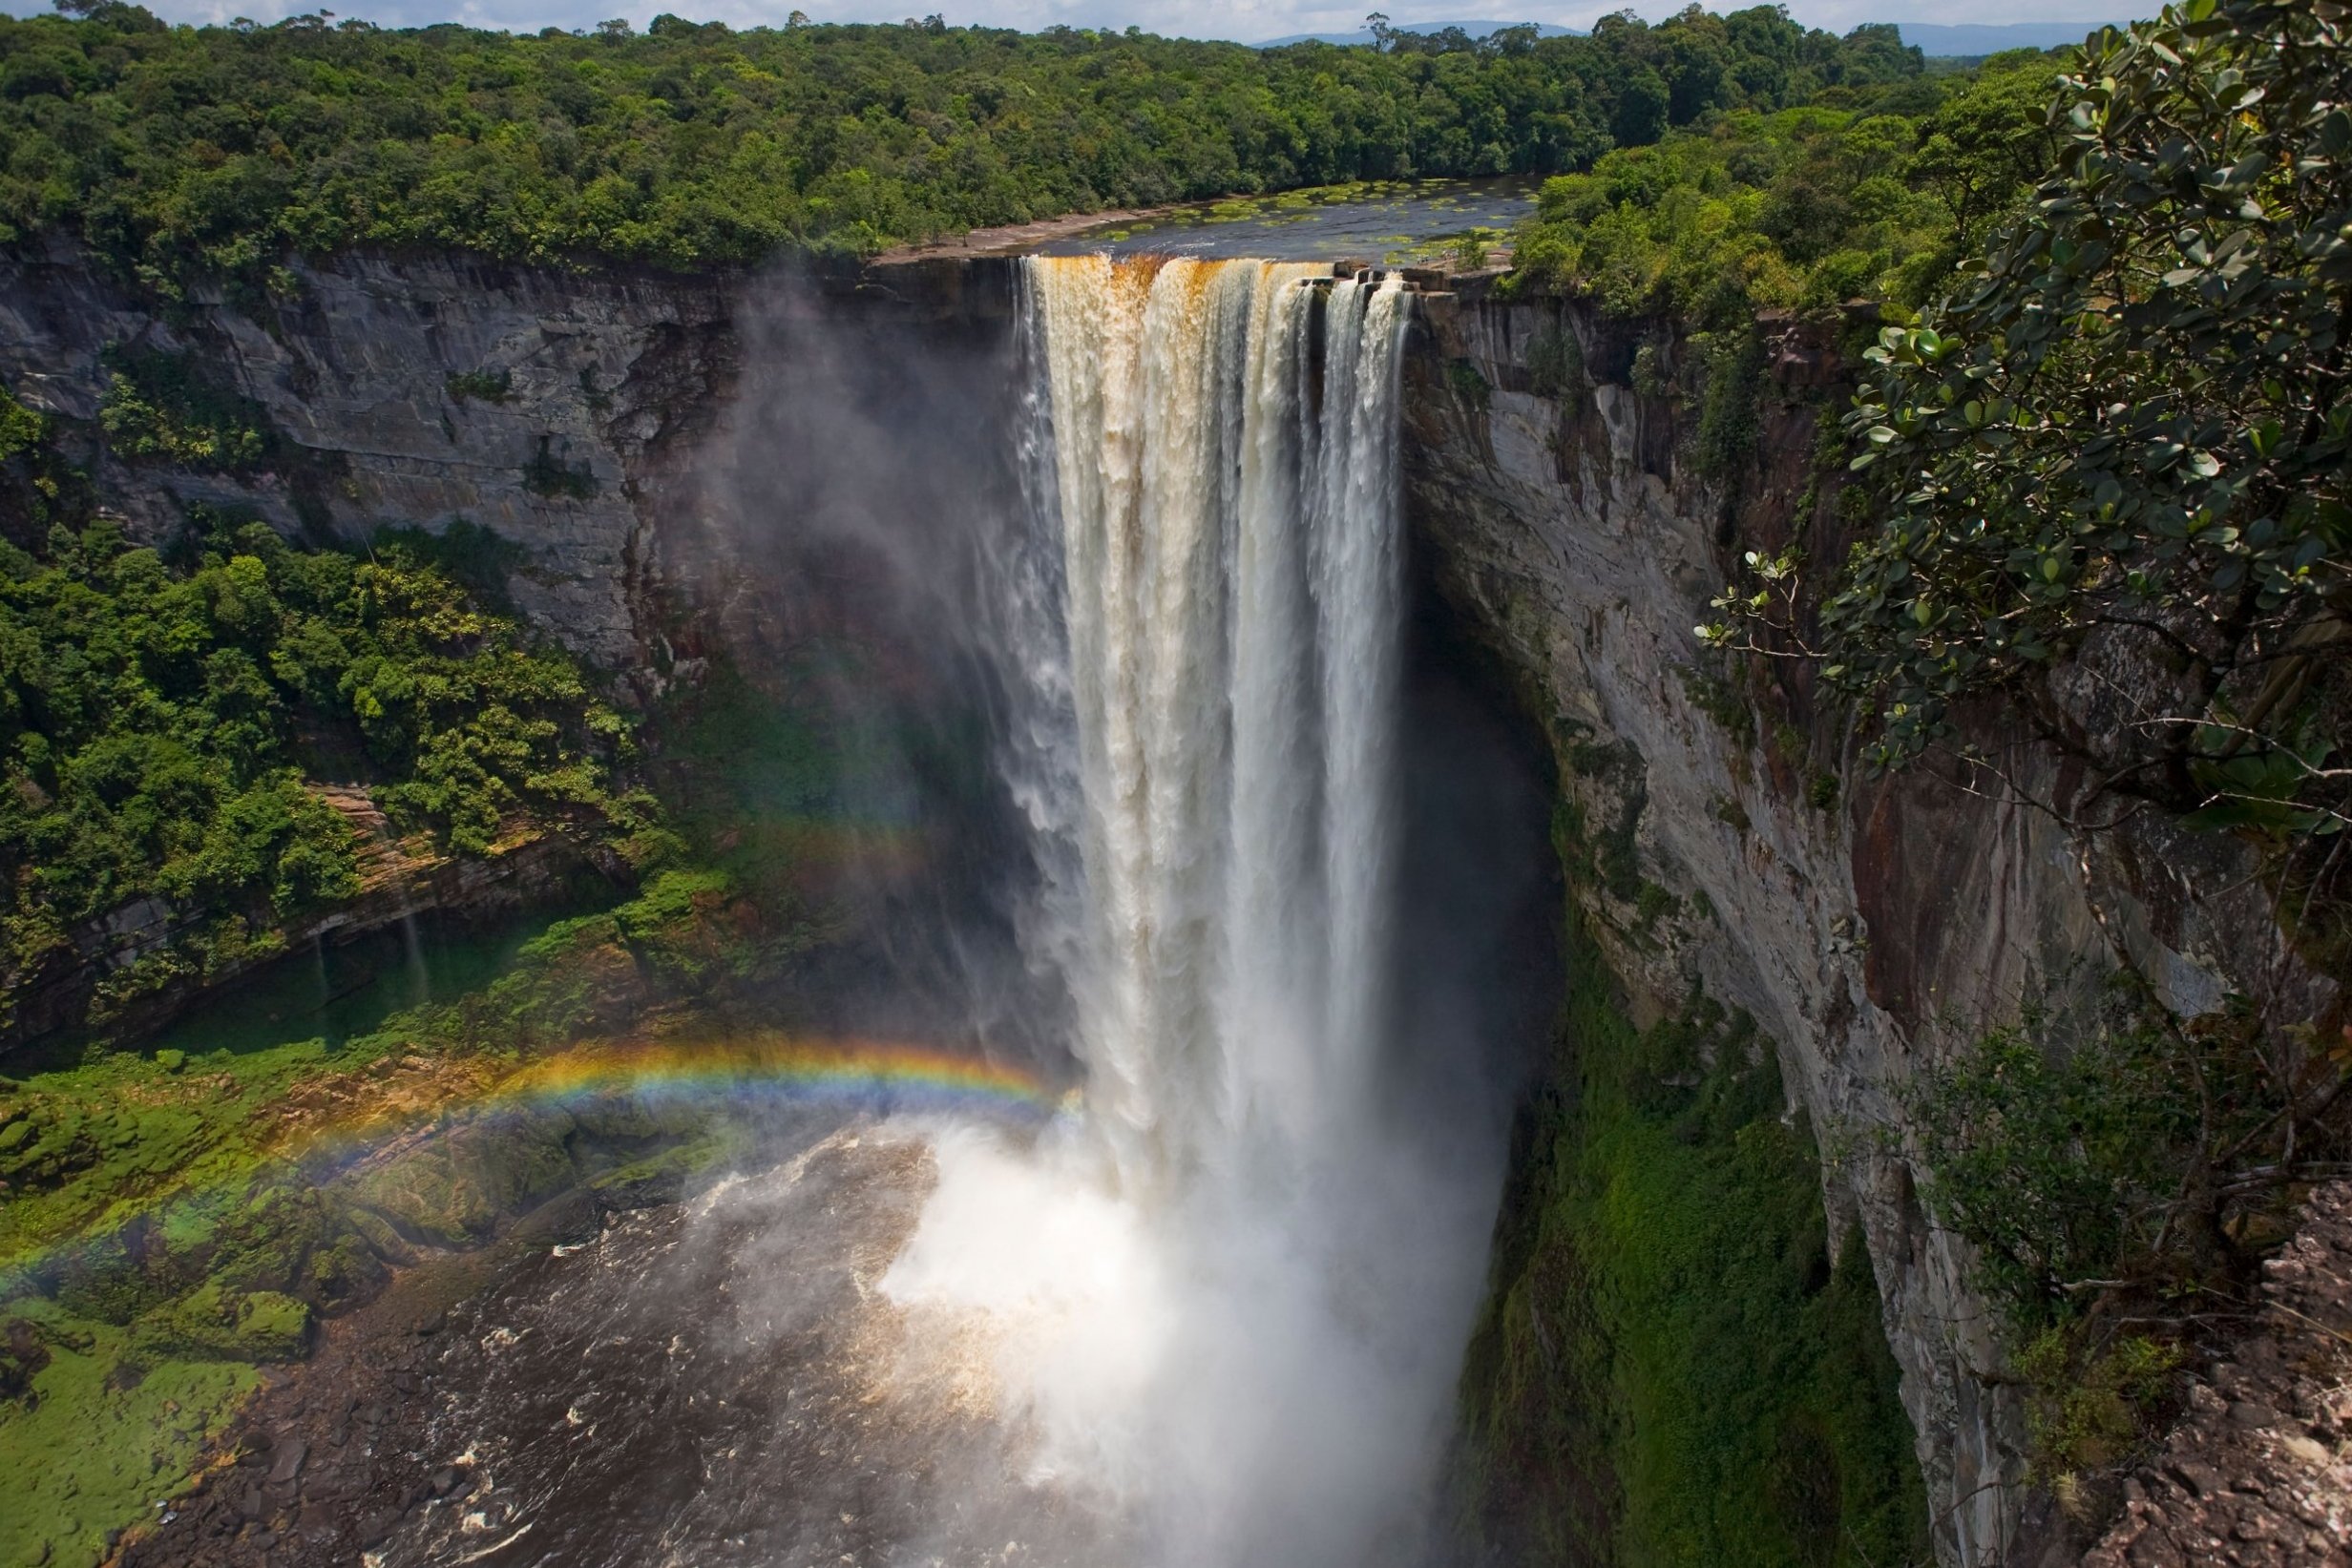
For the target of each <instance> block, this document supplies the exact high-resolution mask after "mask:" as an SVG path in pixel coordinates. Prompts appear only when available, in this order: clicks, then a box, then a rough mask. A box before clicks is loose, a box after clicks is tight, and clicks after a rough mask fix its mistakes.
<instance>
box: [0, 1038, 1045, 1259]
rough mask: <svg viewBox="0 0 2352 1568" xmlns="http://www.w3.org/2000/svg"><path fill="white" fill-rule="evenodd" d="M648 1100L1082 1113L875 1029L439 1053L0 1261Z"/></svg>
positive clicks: (716, 1105)
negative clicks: (415, 1144)
mask: <svg viewBox="0 0 2352 1568" xmlns="http://www.w3.org/2000/svg"><path fill="white" fill-rule="evenodd" d="M624 1099H625V1100H634V1101H637V1102H639V1103H642V1104H646V1105H652V1106H662V1105H676V1106H679V1107H681V1108H684V1109H708V1110H710V1111H713V1112H724V1111H743V1110H756V1109H758V1108H759V1107H761V1106H764V1105H785V1104H818V1105H832V1106H838V1107H841V1108H842V1109H844V1110H847V1111H854V1112H862V1113H865V1114H868V1115H873V1116H893V1115H902V1114H915V1115H956V1116H961V1117H967V1118H972V1117H977V1118H985V1119H994V1120H999V1121H1003V1120H1010V1121H1014V1122H1020V1123H1028V1124H1032V1125H1034V1124H1038V1123H1042V1122H1044V1121H1046V1120H1049V1119H1052V1118H1054V1117H1055V1116H1057V1115H1060V1114H1065V1113H1068V1112H1070V1111H1071V1110H1072V1109H1073V1108H1074V1105H1075V1101H1076V1092H1075V1091H1069V1092H1063V1091H1062V1090H1061V1089H1060V1088H1059V1087H1058V1086H1056V1085H1053V1084H1050V1083H1048V1082H1047V1081H1046V1080H1045V1079H1043V1078H1042V1077H1039V1076H1038V1075H1037V1074H1035V1073H1032V1072H1029V1071H1026V1070H1024V1069H1022V1068H1019V1067H1015V1066H1012V1065H1009V1064H1007V1063H1004V1062H998V1061H990V1060H988V1059H986V1058H984V1057H981V1056H975V1055H970V1054H966V1053H962V1052H956V1051H949V1050H943V1049H941V1048H939V1047H936V1046H930V1045H919V1044H910V1043H903V1042H893V1041H882V1040H869V1039H820V1038H807V1037H801V1036H792V1035H782V1034H774V1035H751V1036H747V1037H745V1036H739V1037H731V1038H693V1037H688V1038H680V1039H671V1040H626V1041H608V1042H600V1043H597V1044H589V1045H578V1046H573V1047H570V1048H567V1049H565V1050H561V1051H557V1052H552V1053H549V1054H547V1055H545V1056H529V1057H524V1058H522V1059H520V1060H519V1061H500V1060H497V1059H496V1058H490V1057H479V1056H476V1057H454V1058H451V1057H443V1058H433V1059H429V1062H428V1064H427V1065H426V1066H425V1067H424V1068H423V1069H422V1070H421V1071H420V1072H419V1073H418V1074H417V1075H416V1076H415V1077H412V1078H410V1079H406V1080H404V1079H403V1078H402V1077H397V1076H395V1077H392V1078H390V1079H388V1080H386V1081H385V1082H384V1083H383V1084H382V1085H381V1087H380V1088H379V1089H377V1090H376V1091H375V1092H373V1093H366V1094H364V1096H363V1098H362V1103H360V1104H357V1105H354V1106H352V1107H351V1108H350V1109H349V1110H347V1111H344V1112H341V1113H339V1114H335V1115H330V1116H326V1117H323V1118H318V1119H305V1120H302V1121H299V1122H297V1123H295V1124H294V1125H291V1126H289V1127H288V1128H287V1129H286V1130H285V1131H284V1133H283V1134H282V1135H281V1136H279V1137H276V1138H273V1139H267V1140H265V1141H263V1142H262V1143H261V1144H259V1145H258V1146H256V1147H255V1148H254V1149H253V1150H252V1153H251V1154H250V1155H249V1156H247V1157H245V1158H243V1159H240V1160H233V1161H231V1162H230V1164H229V1168H226V1169H223V1168H221V1166H220V1165H215V1166H213V1168H212V1169H210V1170H209V1171H205V1172H204V1173H203V1174H202V1175H200V1176H197V1177H196V1178H195V1179H194V1180H187V1179H182V1180H179V1181H172V1182H169V1183H167V1184H166V1185H164V1186H163V1187H162V1188H161V1189H159V1190H155V1191H151V1192H149V1193H147V1194H146V1195H145V1196H143V1197H141V1198H138V1199H134V1200H126V1201H124V1202H119V1203H117V1204H116V1205H115V1207H114V1208H113V1209H111V1210H110V1211H109V1212H108V1213H107V1214H106V1215H105V1216H104V1217H103V1218H102V1219H100V1220H99V1221H97V1222H96V1223H95V1224H94V1226H93V1227H92V1228H90V1229H86V1230H84V1231H83V1232H81V1233H80V1234H79V1235H76V1236H72V1237H64V1238H60V1239H58V1240H56V1241H53V1242H52V1243H49V1244H42V1245H35V1246H33V1247H31V1248H29V1249H27V1250H26V1251H23V1252H20V1253H18V1254H16V1255H15V1256H13V1257H10V1258H7V1259H0V1299H5V1298H7V1297H8V1296H10V1295H12V1294H14V1293H16V1292H17V1291H19V1290H21V1289H23V1288H24V1287H25V1286H27V1285H28V1284H31V1282H32V1281H33V1280H34V1279H35V1278H36V1277H37V1276H38V1275H39V1274H40V1272H41V1271H42V1268H43V1266H44V1265H46V1264H49V1263H51V1262H52V1261H54V1260H56V1259H58V1258H60V1257H63V1256H66V1255H68V1254H70V1253H71V1252H73V1250H74V1249H75V1248H76V1247H77V1246H80V1245H82V1244H88V1243H90V1242H92V1241H94V1240H96V1239H97V1238H99V1237H100V1236H102V1235H104V1234H106V1233H111V1232H115V1231H118V1230H119V1229H120V1228H121V1227H122V1226H123V1225H125V1224H126V1223H132V1222H134V1221H135V1220H136V1219H137V1218H138V1217H139V1216H141V1215H144V1216H148V1217H151V1218H155V1219H161V1218H162V1217H163V1216H164V1215H165V1214H166V1213H167V1212H169V1211H171V1210H173V1209H175V1208H178V1207H179V1206H180V1205H187V1204H197V1205H206V1206H209V1205H215V1204H220V1203H223V1202H228V1203H235V1202H242V1200H243V1198H244V1195H245V1194H246V1193H248V1192H249V1191H250V1190H251V1188H252V1185H253V1183H254V1182H255V1181H257V1180H259V1179H261V1178H262V1177H263V1175H264V1174H265V1172H266V1170H267V1169H268V1168H269V1167H273V1166H274V1167H278V1168H280V1169H294V1170H300V1171H301V1172H303V1173H304V1175H305V1178H306V1179H307V1180H309V1181H313V1182H316V1181H326V1180H331V1179H332V1178H333V1176H334V1175H335V1174H336V1173H337V1172H338V1171H342V1170H347V1169H349V1168H350V1167H351V1166H353V1165H354V1164H357V1163H359V1162H362V1161H364V1160H367V1159H368V1158H369V1157H370V1156H371V1155H374V1154H376V1153H379V1152H381V1151H384V1150H386V1149H388V1148H389V1146H390V1145H392V1144H394V1143H395V1142H397V1141H400V1140H402V1139H407V1138H410V1137H412V1136H425V1137H430V1136H431V1135H432V1133H433V1132H434V1131H435V1130H437V1129H447V1128H451V1127H452V1126H454V1125H457V1124H459V1123H461V1122H476V1123H478V1122H479V1121H481V1120H483V1119H494V1118H496V1117H499V1116H502V1115H514V1116H529V1115H531V1114H533V1113H539V1112H545V1111H550V1110H564V1109H575V1110H577V1109H584V1108H587V1107H590V1106H593V1105H595V1104H596V1103H598V1102H599V1101H605V1102H609V1101H614V1100H624Z"/></svg>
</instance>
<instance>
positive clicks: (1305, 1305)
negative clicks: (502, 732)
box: [884, 258, 1492, 1568]
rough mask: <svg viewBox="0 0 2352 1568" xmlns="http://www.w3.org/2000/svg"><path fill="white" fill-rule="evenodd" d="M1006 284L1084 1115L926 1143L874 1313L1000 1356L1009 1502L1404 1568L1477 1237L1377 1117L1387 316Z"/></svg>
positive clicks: (1207, 276) (1473, 1224) (1394, 610)
mask: <svg viewBox="0 0 2352 1568" xmlns="http://www.w3.org/2000/svg"><path fill="white" fill-rule="evenodd" d="M1027 267H1028V271H1027V303H1026V308H1027V311H1028V319H1027V324H1026V325H1027V331H1028V339H1029V345H1030V353H1029V359H1030V361H1031V363H1032V367H1033V381H1032V385H1031V386H1030V387H1027V388H1026V389H1025V390H1026V394H1027V395H1028V396H1029V397H1030V398H1031V400H1032V407H1033V411H1034V413H1035V415H1036V418H1035V421H1034V424H1035V432H1034V433H1035V439H1036V449H1035V451H1034V453H1033V456H1034V458H1035V459H1036V461H1035V464H1034V471H1035V480H1036V483H1035V485H1034V489H1035V491H1036V494H1035V497H1034V505H1033V514H1034V515H1033V523H1034V530H1033V532H1032V533H1031V534H1030V536H1029V537H1028V538H1027V539H1026V541H1025V544H1024V548H1023V549H1022V550H1021V551H1019V552H1016V553H1014V554H1013V555H1012V556H1010V557H1009V558H1008V559H1007V561H1006V562H1005V563H1003V564H1004V567H1005V570H1004V574H1003V582H1004V591H1003V595H1002V599H1003V602H1002V603H1000V604H998V605H997V606H994V607H992V611H993V614H994V616H995V617H998V619H999V621H1000V622H1001V626H1000V630H1001V632H1002V633H1003V638H1002V640H1003V641H1004V642H1005V644H1006V646H1007V648H1008V649H1009V650H1010V651H1011V653H1012V654H1013V656H1014V657H1013V659H1011V661H1010V662H1011V664H1012V665H1013V668H1014V679H1013V683H1014V684H1015V685H1016V686H1017V687H1018V688H1019V690H1018V692H1017V694H1016V695H1017V698H1018V703H1017V719H1018V722H1017V730H1018V733H1017V735H1016V737H1015V738H1014V739H1015V744H1014V747H1013V752H1014V763H1013V767H1012V771H1013V773H1014V780H1013V782H1014V784H1015V786H1016V792H1017V795H1018V797H1019V800H1020V802H1021V803H1022V805H1024V807H1025V808H1026V810H1027V812H1028V815H1029V819H1030V821H1031V823H1032V826H1033V828H1034V830H1035V835H1036V848H1037V853H1038V858H1039V862H1040V866H1041V867H1042V868H1044V871H1045V875H1046V882H1047V890H1046V894H1045V896H1044V898H1043V899H1042V900H1041V903H1040V908H1039V909H1037V910H1036V911H1035V912H1034V918H1033V919H1032V921H1031V924H1030V927H1029V930H1028V932H1027V941H1028V945H1029V948H1030V951H1031V952H1032V955H1033V958H1034V959H1035V960H1036V961H1037V962H1039V963H1040V964H1043V965H1048V966H1051V967H1053V968H1056V969H1058V970H1059V971H1060V972H1061V974H1062V976H1063V977H1064V979H1065V980H1066V982H1067V984H1068V987H1069V990H1070V993H1071V995H1072V997H1073V1000H1074V1003H1075V1008H1074V1012H1075V1017H1076V1024H1075V1033H1076V1038H1075V1040H1074V1042H1073V1045H1074V1049H1075V1051H1076V1052H1077V1054H1078V1056H1080V1057H1081V1058H1082V1061H1083V1063H1084V1066H1085V1070H1086V1081H1085V1089H1084V1109H1083V1114H1082V1117H1080V1118H1079V1119H1076V1120H1074V1121H1073V1122H1072V1123H1071V1124H1069V1125H1067V1126H1064V1127H1061V1128H1060V1129H1058V1130H1057V1132H1056V1133H1055V1134H1054V1135H1053V1136H1052V1137H1049V1138H1048V1139H1046V1140H1045V1141H1044V1143H1043V1144H1042V1145H1040V1147H1038V1148H1035V1149H1014V1148H1011V1147H1008V1146H1005V1145H1003V1144H1001V1143H998V1142H996V1141H994V1140H993V1139H989V1138H987V1137H985V1136H982V1135H977V1134H970V1133H961V1134H958V1135H956V1136H955V1137H952V1138H950V1139H944V1140H943V1141H942V1142H941V1143H940V1145H939V1148H938V1160H939V1170H940V1184H939V1187H938V1190H937V1192H936V1194H935V1196H934V1198H933V1200H932V1201H931V1202H930V1204H929V1206H928V1208H927V1209H926V1211H925V1214H924V1216H923V1219H922V1221H921V1223H920V1224H919V1225H918V1227H917V1230H916V1233H915V1235H914V1239H913V1241H912V1242H911V1243H910V1244H909V1246H908V1248H907V1250H906V1252H905V1254H904V1255H903V1256H902V1257H901V1258H900V1260H899V1261H898V1263H897V1264H896V1265H894V1266H893V1270H892V1272H891V1274H890V1276H889V1277H888V1278H887V1279H886V1280H885V1282H884V1289H885V1291H886V1293H887V1294H889V1295H890V1296H891V1297H892V1298H893V1300H895V1301H897V1302H899V1303H900V1304H901V1305H902V1306H903V1307H905V1308H906V1309H907V1310H908V1312H909V1313H910V1315H911V1318H912V1319H914V1321H918V1322H919V1321H923V1315H924V1314H926V1313H951V1314H961V1315H962V1316H963V1317H964V1318H965V1319H978V1320H981V1321H984V1322H985V1323H987V1324H988V1325H990V1326H991V1330H990V1331H991V1333H992V1335H993V1339H992V1343H993V1345H994V1347H995V1350H994V1357H995V1371H996V1375H997V1377H998V1382H999V1384H1000V1388H999V1389H998V1394H997V1398H998V1403H999V1405H1000V1407H1001V1408H1002V1410H1003V1411H1005V1412H1006V1413H1008V1414H1010V1415H1014V1416H1016V1417H1018V1418H1020V1419H1022V1420H1024V1421H1025V1422H1026V1423H1027V1424H1028V1426H1029V1428H1030V1430H1031V1432H1032V1433H1033V1436H1034V1441H1035V1444H1036V1451H1035V1458H1034V1465H1033V1470H1032V1476H1033V1479H1034V1480H1036V1481H1037V1482H1038V1483H1039V1484H1040V1485H1051V1486H1053V1487H1055V1488H1057V1489H1059V1491H1060V1492H1061V1494H1062V1495H1078V1496H1082V1497H1083V1498H1085V1499H1086V1500H1088V1501H1089V1502H1090V1503H1092V1504H1093V1505H1094V1506H1097V1507H1099V1508H1103V1509H1105V1510H1108V1511H1112V1512H1114V1513H1115V1514H1116V1515H1117V1516H1120V1517H1121V1518H1122V1519H1123V1520H1126V1521H1129V1522H1130V1523H1131V1524H1132V1525H1133V1527H1134V1529H1135V1531H1136V1532H1137V1533H1138V1535H1139V1537H1140V1538H1141V1539H1142V1540H1143V1541H1144V1542H1145V1543H1146V1544H1145V1551H1146V1552H1147V1554H1148V1556H1149V1557H1150V1558H1151V1559H1152V1560H1153V1561H1155V1562H1157V1563H1162V1564H1167V1565H1171V1568H1194V1565H1199V1568H1211V1565H1214V1568H1243V1565H1249V1568H1257V1565H1261V1564H1265V1565H1271V1564H1281V1565H1283V1568H1316V1565H1319V1564H1331V1565H1334V1568H1337V1565H1340V1564H1346V1565H1348V1568H1364V1565H1367V1564H1373V1563H1378V1562H1383V1561H1392V1560H1404V1559H1406V1558H1409V1557H1410V1556H1411V1555H1412V1553H1413V1551H1414V1550H1415V1548H1416V1544H1417V1538H1416V1537H1417V1530H1418V1524H1419V1523H1420V1521H1421V1519H1422V1517H1423V1515H1424V1509H1425V1505H1426V1502H1427V1491H1428V1486H1429V1483H1430V1479H1431V1476H1432V1474H1433V1471H1434V1463H1435V1454H1436V1451H1437V1448H1438V1446H1439V1441H1440V1439H1441V1436H1442V1432H1443V1431H1444V1425H1445V1417H1446V1411H1447V1402H1448V1395H1449V1392H1450V1385H1451V1380H1452V1376H1453V1372H1454V1368H1455V1366H1456V1364H1457V1359H1458V1356H1459V1353H1460V1346H1461V1343H1462V1338H1463V1334H1464V1332H1465V1330H1466V1326H1467V1318H1468V1314H1469V1312H1470V1310H1471V1307H1472V1306H1473V1303H1474V1298H1475V1293H1476V1290H1477V1286H1478V1284H1479V1280H1478V1275H1479V1263H1480V1260H1481V1258H1482V1257H1483V1252H1484V1245H1483V1244H1484V1228H1485V1215H1486V1212H1487V1209H1486V1204H1487V1203H1488V1202H1491V1197H1492V1194H1491V1190H1489V1189H1487V1188H1485V1187H1484V1186H1482V1185H1481V1184H1480V1183H1479V1182H1476V1181H1468V1182H1465V1181H1460V1180H1459V1179H1457V1178H1454V1177H1451V1176H1449V1175H1447V1174H1445V1173H1443V1172H1440V1171H1439V1170H1438V1169H1436V1168H1435V1167H1434V1166H1433V1165H1432V1164H1431V1163H1430V1162H1429V1160H1427V1158H1426V1157H1425V1156H1424V1155H1423V1154H1420V1153H1417V1152H1415V1151H1416V1150H1421V1149H1426V1148H1427V1147H1428V1146H1429V1145H1428V1144H1427V1142H1426V1141H1424V1140H1421V1139H1397V1138H1395V1137H1393V1136H1390V1135H1389V1133H1388V1132H1387V1131H1385V1130H1384V1129H1383V1127H1382V1125H1381V1108H1380V1102H1379V1097H1378V1094H1377V1090H1378V1087H1379V1078H1380V1064H1381V1061H1382V1058H1383V1055H1384V1047H1385V1045H1386V1043H1387V1042H1386V1040H1385V1038H1384V1032H1385V1030H1386V1028H1387V1026H1388V1021H1389V1014H1390V1007H1389V992H1390V989H1391V988H1390V984H1389V976H1390V973H1391V970H1392V967H1393V964H1394V962H1395V954H1394V952H1393V951H1392V947H1393V929H1394V917H1395V913H1396V908H1395V906H1396V899H1397V889H1396V881H1397V877H1396V862H1397V853H1396V844H1397V833H1398V823H1397V814H1398V797H1399V789H1398V782H1397V761H1396V758H1397V738H1396V733H1395V729H1396V724H1397V712H1398V707H1399V697H1398V690H1397V684H1398V670H1399V663H1400V641H1401V625H1400V621H1401V607H1400V605H1401V598H1402V592H1401V580H1402V566H1401V561H1400V548H1401V547H1400V539H1399V520H1398V510H1399V508H1398V483H1397V455H1396V453H1397V439H1396V436H1397V430H1396V426H1397V407H1398V390H1397V388H1398V379H1399V368H1400V358H1401V345H1402V341H1403V336H1404V330H1405V326H1406V324H1407V320H1408V311H1409V308H1410V305H1409V296H1408V295H1406V294H1405V293H1404V292H1403V290H1402V289H1401V287H1400V286H1399V284H1398V283H1397V282H1396V281H1394V280H1390V281H1386V282H1355V281H1346V280H1342V281H1339V282H1324V283H1323V284H1321V285H1319V286H1318V285H1315V284H1312V283H1310V282H1309V281H1308V280H1309V279H1310V278H1312V277H1314V276H1316V275H1317V274H1321V275H1323V276H1324V277H1325V278H1326V279H1328V269H1327V268H1314V267H1309V266H1292V265H1273V264H1267V263H1261V262H1249V261H1229V262H1197V261H1169V262H1166V263H1165V264H1160V265H1154V264H1151V263H1136V262H1124V263H1120V264H1117V265H1114V264H1113V263H1111V262H1110V261H1106V260H1103V259H1101V258H1078V259H1067V260H1052V261H1047V260H1041V259H1039V260H1032V261H1029V262H1028V263H1027Z"/></svg>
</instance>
